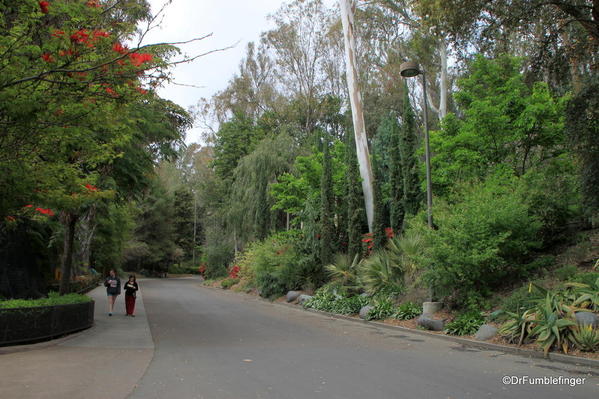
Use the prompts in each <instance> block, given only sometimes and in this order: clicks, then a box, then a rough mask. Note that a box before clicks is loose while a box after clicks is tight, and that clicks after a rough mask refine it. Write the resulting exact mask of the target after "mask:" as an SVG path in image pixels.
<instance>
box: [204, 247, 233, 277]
mask: <svg viewBox="0 0 599 399" xmlns="http://www.w3.org/2000/svg"><path fill="white" fill-rule="evenodd" d="M232 259H233V254H232V253H231V248H230V247H229V246H228V245H226V244H215V245H210V246H206V247H204V253H203V254H202V261H203V262H202V263H203V264H205V265H206V272H205V273H204V276H205V277H206V278H208V279H215V278H219V277H223V276H225V275H226V274H227V265H228V264H229V262H230V261H231V260H232Z"/></svg>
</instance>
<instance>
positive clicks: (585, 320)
mask: <svg viewBox="0 0 599 399" xmlns="http://www.w3.org/2000/svg"><path fill="white" fill-rule="evenodd" d="M575 316H576V322H577V323H578V324H579V325H581V326H588V325H591V326H593V328H597V327H599V317H597V315H595V314H594V313H591V312H576V315H575Z"/></svg>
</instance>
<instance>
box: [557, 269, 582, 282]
mask: <svg viewBox="0 0 599 399" xmlns="http://www.w3.org/2000/svg"><path fill="white" fill-rule="evenodd" d="M577 271H578V268H577V267H576V266H572V265H566V266H562V267H560V268H559V269H555V270H554V271H553V274H554V275H555V277H557V278H558V279H559V280H561V281H565V280H569V279H571V278H572V277H574V275H575V274H576V272H577Z"/></svg>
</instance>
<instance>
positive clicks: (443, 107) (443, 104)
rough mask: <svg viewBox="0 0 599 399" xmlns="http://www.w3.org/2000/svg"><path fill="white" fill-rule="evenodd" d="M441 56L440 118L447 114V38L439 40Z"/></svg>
mask: <svg viewBox="0 0 599 399" xmlns="http://www.w3.org/2000/svg"><path fill="white" fill-rule="evenodd" d="M439 56H440V58H441V82H440V83H439V120H442V119H443V118H445V116H446V115H447V94H448V90H447V43H446V42H445V38H441V40H439Z"/></svg>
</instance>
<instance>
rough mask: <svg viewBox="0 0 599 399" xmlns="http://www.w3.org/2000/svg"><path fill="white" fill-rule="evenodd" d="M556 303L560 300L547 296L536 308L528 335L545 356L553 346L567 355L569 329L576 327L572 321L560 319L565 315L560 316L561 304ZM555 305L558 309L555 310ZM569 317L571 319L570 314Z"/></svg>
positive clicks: (552, 295)
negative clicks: (532, 324)
mask: <svg viewBox="0 0 599 399" xmlns="http://www.w3.org/2000/svg"><path fill="white" fill-rule="evenodd" d="M558 301H560V299H559V298H558V297H556V296H555V295H554V294H551V293H548V294H547V296H546V298H545V301H544V302H543V303H540V304H539V305H538V307H537V313H536V318H535V319H534V320H533V323H534V326H533V327H532V329H531V330H530V335H531V336H532V337H535V339H536V343H537V344H538V345H540V346H541V347H542V348H543V352H544V353H545V356H547V353H548V352H549V350H550V349H551V348H552V347H553V346H554V345H555V346H557V347H558V348H560V347H561V348H562V350H563V351H564V352H565V353H568V345H569V341H568V340H569V338H570V334H571V327H573V326H575V325H576V323H575V322H574V321H572V320H570V319H566V318H562V317H564V316H565V315H563V314H560V313H561V308H562V304H561V302H558ZM556 304H557V305H558V306H559V307H560V309H556ZM569 316H570V317H572V315H571V314H570V315H569Z"/></svg>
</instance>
